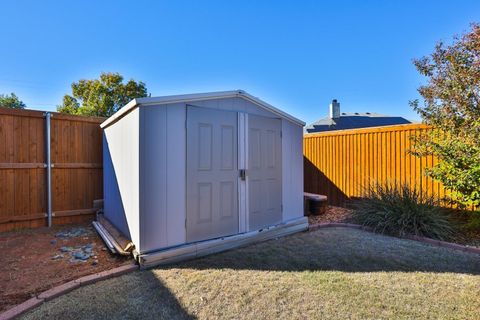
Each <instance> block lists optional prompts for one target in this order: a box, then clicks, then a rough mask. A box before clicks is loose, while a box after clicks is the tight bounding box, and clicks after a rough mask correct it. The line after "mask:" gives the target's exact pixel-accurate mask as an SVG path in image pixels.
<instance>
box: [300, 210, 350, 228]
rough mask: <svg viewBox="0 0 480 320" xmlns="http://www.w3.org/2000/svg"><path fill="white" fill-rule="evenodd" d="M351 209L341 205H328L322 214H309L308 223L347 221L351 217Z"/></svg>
mask: <svg viewBox="0 0 480 320" xmlns="http://www.w3.org/2000/svg"><path fill="white" fill-rule="evenodd" d="M351 214H352V210H350V209H347V208H341V207H334V206H328V208H327V211H326V212H325V213H324V214H321V215H318V216H309V217H308V224H310V225H312V224H317V223H327V222H348V220H349V219H350V218H351Z"/></svg>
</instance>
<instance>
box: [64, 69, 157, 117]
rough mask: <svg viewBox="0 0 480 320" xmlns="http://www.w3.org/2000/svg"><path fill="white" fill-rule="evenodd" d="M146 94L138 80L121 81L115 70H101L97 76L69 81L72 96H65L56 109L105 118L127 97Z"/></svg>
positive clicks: (124, 102)
mask: <svg viewBox="0 0 480 320" xmlns="http://www.w3.org/2000/svg"><path fill="white" fill-rule="evenodd" d="M147 95H148V93H147V88H146V86H145V83H143V82H141V81H139V82H136V81H135V80H133V79H130V80H129V81H128V82H127V83H123V77H122V76H121V75H120V74H119V73H102V74H101V75H100V78H99V79H93V80H84V79H82V80H80V81H78V82H74V83H72V95H68V94H67V95H65V96H64V97H63V103H62V105H60V106H58V108H57V109H58V111H59V112H63V113H69V114H76V115H87V116H100V117H109V116H111V115H112V114H114V113H115V112H116V111H118V110H119V109H120V108H122V107H123V106H124V105H126V104H127V103H128V102H129V101H130V100H132V99H135V98H141V97H146V96H147Z"/></svg>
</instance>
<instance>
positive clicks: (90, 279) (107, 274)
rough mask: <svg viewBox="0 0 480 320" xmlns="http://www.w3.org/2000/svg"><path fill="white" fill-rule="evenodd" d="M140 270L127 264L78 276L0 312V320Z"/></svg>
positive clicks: (6, 319) (133, 265)
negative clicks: (83, 287)
mask: <svg viewBox="0 0 480 320" xmlns="http://www.w3.org/2000/svg"><path fill="white" fill-rule="evenodd" d="M135 270H138V265H136V264H127V265H124V266H121V267H117V268H113V269H110V270H105V271H101V272H98V273H94V274H91V275H88V276H84V277H81V278H78V279H77V280H72V281H70V282H67V283H64V284H61V285H58V286H56V287H53V288H51V289H48V290H47V291H44V292H42V293H40V294H39V295H38V296H36V297H33V298H31V299H29V300H27V301H25V302H23V303H20V304H18V305H16V306H15V307H13V308H11V309H8V310H7V311H5V312H3V313H0V320H10V319H15V318H16V317H18V316H20V315H21V314H24V313H25V312H27V311H30V310H32V309H33V308H36V307H38V306H39V305H41V304H42V303H43V302H45V301H48V300H51V299H53V298H56V297H58V296H60V295H63V294H66V293H68V292H70V291H72V290H74V289H77V288H79V287H81V286H85V285H89V284H92V283H95V282H98V281H101V280H105V279H109V278H113V277H118V276H121V275H123V274H126V273H129V272H132V271H135Z"/></svg>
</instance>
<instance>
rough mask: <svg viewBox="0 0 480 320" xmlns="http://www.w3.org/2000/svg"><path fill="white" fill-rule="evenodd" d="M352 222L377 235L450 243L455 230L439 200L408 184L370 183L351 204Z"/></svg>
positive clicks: (446, 210)
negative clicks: (414, 237) (370, 229)
mask: <svg viewBox="0 0 480 320" xmlns="http://www.w3.org/2000/svg"><path fill="white" fill-rule="evenodd" d="M353 206H354V211H353V216H352V218H353V220H354V221H355V222H356V223H359V224H362V225H364V226H368V227H371V228H373V229H374V231H376V232H380V233H385V234H390V235H395V236H405V235H408V234H410V235H412V234H413V235H417V236H423V237H429V238H433V239H439V240H450V239H452V238H453V237H454V236H455V228H454V225H453V222H452V220H451V219H450V216H449V214H448V209H445V208H442V207H441V206H440V201H439V200H437V199H436V198H435V197H433V196H429V195H426V194H425V193H423V192H420V191H419V190H417V189H416V188H412V187H410V186H409V185H408V184H399V183H391V182H389V183H385V184H380V183H372V184H370V186H369V187H367V188H366V189H365V192H364V198H363V199H361V200H357V201H355V202H354V203H353Z"/></svg>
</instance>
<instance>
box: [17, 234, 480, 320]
mask: <svg viewBox="0 0 480 320" xmlns="http://www.w3.org/2000/svg"><path fill="white" fill-rule="evenodd" d="M479 310H480V256H479V255H474V254H468V253H463V252H459V251H453V250H449V249H445V248H436V247H432V246H429V245H425V244H421V243H418V242H414V241H410V240H403V239H397V238H391V237H386V236H382V235H376V234H372V233H368V232H365V231H361V230H354V229H346V228H331V229H320V230H318V231H314V232H306V233H301V234H296V235H293V236H290V237H286V238H281V239H277V240H272V241H268V242H264V243H260V244H257V245H253V246H249V247H246V248H241V249H237V250H232V251H229V252H225V253H222V254H217V255H213V256H209V257H205V258H202V259H198V260H193V261H189V262H184V263H180V264H176V265H171V266H166V267H161V268H157V269H152V270H148V271H138V272H135V273H132V274H128V275H125V276H122V277H119V278H115V279H110V280H106V281H103V282H100V283H97V284H94V285H91V286H87V287H83V288H80V289H78V290H75V291H73V292H71V293H69V294H67V295H65V296H63V297H60V298H57V299H54V300H52V301H50V302H47V303H45V304H43V305H42V306H40V307H39V308H37V309H35V310H33V311H32V312H30V313H28V314H27V315H25V317H24V318H25V319H40V318H49V319H67V318H68V319H84V318H87V319H103V318H112V319H136V318H143V319H181V318H200V319H216V318H225V319H239V318H242V319H263V318H268V319H308V318H314V319H315V318H316V319H347V318H350V319H369V318H372V319H391V318H397V319H398V318H400V319H402V318H403V319H426V318H431V319H438V318H449V319H478V318H479V317H480V313H479Z"/></svg>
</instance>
